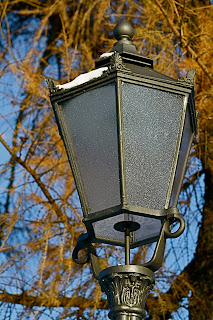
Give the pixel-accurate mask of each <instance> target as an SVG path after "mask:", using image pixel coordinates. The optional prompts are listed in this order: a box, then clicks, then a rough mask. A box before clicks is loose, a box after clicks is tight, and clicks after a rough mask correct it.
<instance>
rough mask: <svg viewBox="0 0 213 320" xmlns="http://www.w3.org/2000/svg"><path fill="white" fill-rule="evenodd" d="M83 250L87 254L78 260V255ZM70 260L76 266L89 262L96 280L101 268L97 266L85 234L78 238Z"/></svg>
mask: <svg viewBox="0 0 213 320" xmlns="http://www.w3.org/2000/svg"><path fill="white" fill-rule="evenodd" d="M83 249H87V253H86V255H85V256H84V257H83V258H79V257H78V253H79V251H81V250H83ZM72 258H73V260H74V262H75V263H77V264H85V263H87V262H89V261H90V263H91V267H92V272H93V275H94V277H95V278H96V279H98V276H99V273H100V272H101V268H100V265H99V261H98V257H97V254H96V250H95V248H94V247H93V245H92V244H91V242H90V240H89V237H88V234H87V233H83V234H81V235H80V236H79V237H78V242H77V245H76V247H75V248H74V250H73V253H72Z"/></svg>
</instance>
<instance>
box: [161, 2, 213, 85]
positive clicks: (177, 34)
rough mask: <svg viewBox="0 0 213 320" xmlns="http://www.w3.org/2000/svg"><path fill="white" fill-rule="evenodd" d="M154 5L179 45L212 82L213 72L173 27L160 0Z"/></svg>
mask: <svg viewBox="0 0 213 320" xmlns="http://www.w3.org/2000/svg"><path fill="white" fill-rule="evenodd" d="M155 3H156V5H157V6H158V8H159V9H160V11H161V12H162V14H163V16H164V17H165V19H166V20H167V22H168V24H169V26H170V28H171V29H172V31H173V33H174V35H175V36H176V37H177V38H178V39H179V41H180V45H181V46H182V48H186V50H187V51H188V53H190V54H191V56H192V57H193V58H194V59H195V61H197V63H198V65H199V66H200V68H201V69H202V70H203V72H204V73H205V74H206V75H207V77H208V78H209V80H210V81H211V83H213V74H212V73H211V72H210V71H209V69H208V68H207V67H206V66H205V64H204V63H203V62H202V60H201V59H200V58H199V56H198V55H197V54H196V52H195V51H194V50H193V49H192V47H191V46H190V45H189V44H188V42H187V41H186V40H185V39H184V38H183V36H182V34H181V33H180V32H179V31H178V29H177V28H176V27H175V25H174V23H173V22H172V20H171V19H170V18H169V16H168V14H167V12H166V10H165V9H164V8H163V6H162V4H161V3H160V1H158V0H155Z"/></svg>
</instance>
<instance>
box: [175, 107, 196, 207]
mask: <svg viewBox="0 0 213 320" xmlns="http://www.w3.org/2000/svg"><path fill="white" fill-rule="evenodd" d="M193 136H194V133H193V131H192V126H191V122H190V115H189V109H188V108H187V113H186V120H185V124H184V129H183V136H182V141H181V147H180V154H179V158H178V165H177V170H176V173H175V181H174V186H173V189H172V197H171V203H170V206H176V205H177V201H178V196H179V192H180V188H181V184H182V180H183V176H184V172H185V170H186V162H187V158H188V153H189V151H190V148H191V144H192V139H193Z"/></svg>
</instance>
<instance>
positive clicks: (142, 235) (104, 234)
mask: <svg viewBox="0 0 213 320" xmlns="http://www.w3.org/2000/svg"><path fill="white" fill-rule="evenodd" d="M127 216H130V217H127ZM129 220H132V221H135V222H138V223H139V224H140V229H138V230H137V231H135V232H133V233H132V236H133V237H132V241H133V243H134V244H135V243H138V242H140V243H141V242H143V241H144V243H149V242H152V241H155V240H157V237H158V236H159V234H160V229H161V221H160V220H157V219H154V218H148V217H142V216H138V215H133V214H131V215H127V214H119V215H118V216H114V217H111V218H107V219H104V220H101V221H96V222H93V227H94V232H95V236H96V238H98V239H102V240H103V241H106V242H110V243H112V242H114V243H115V244H116V243H117V244H121V245H124V233H123V232H119V231H117V230H115V229H114V225H115V224H116V223H117V222H121V221H129ZM149 240H150V241H149ZM133 243H132V244H133Z"/></svg>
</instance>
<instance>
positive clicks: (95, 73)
mask: <svg viewBox="0 0 213 320" xmlns="http://www.w3.org/2000/svg"><path fill="white" fill-rule="evenodd" d="M104 54H105V53H104ZM107 70H108V67H102V68H99V69H96V70H92V71H90V72H87V73H84V74H80V76H78V77H77V78H75V79H74V80H72V81H71V82H68V83H65V84H62V85H57V86H56V87H57V88H58V89H70V88H73V87H76V86H79V85H80V84H83V83H85V82H88V81H90V80H92V79H95V78H99V77H100V76H101V75H102V74H103V73H104V71H107Z"/></svg>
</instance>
